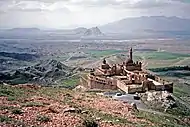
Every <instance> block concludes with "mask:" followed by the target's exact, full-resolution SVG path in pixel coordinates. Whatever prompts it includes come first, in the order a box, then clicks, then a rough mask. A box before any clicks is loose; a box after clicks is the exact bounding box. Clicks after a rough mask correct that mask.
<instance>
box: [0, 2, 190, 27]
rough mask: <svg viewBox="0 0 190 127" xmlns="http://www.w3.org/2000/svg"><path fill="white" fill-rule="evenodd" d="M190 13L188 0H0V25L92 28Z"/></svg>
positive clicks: (182, 15)
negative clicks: (126, 20) (124, 20)
mask: <svg viewBox="0 0 190 127" xmlns="http://www.w3.org/2000/svg"><path fill="white" fill-rule="evenodd" d="M189 12H190V2H188V0H0V26H18V25H19V26H31V25H35V24H37V25H39V26H46V27H65V26H76V25H78V26H80V25H87V26H90V24H93V25H99V24H106V23H108V22H112V21H116V20H119V19H122V18H126V17H139V16H152V15H163V16H178V17H184V18H190V15H189ZM13 20H14V22H12V21H13Z"/></svg>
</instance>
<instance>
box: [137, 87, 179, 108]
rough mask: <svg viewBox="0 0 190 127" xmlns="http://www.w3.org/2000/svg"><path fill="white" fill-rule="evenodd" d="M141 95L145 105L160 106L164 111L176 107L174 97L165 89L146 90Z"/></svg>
mask: <svg viewBox="0 0 190 127" xmlns="http://www.w3.org/2000/svg"><path fill="white" fill-rule="evenodd" d="M141 95H142V96H143V97H142V98H143V101H144V102H145V103H146V104H147V105H151V106H155V107H160V108H161V107H162V108H163V109H164V111H167V109H172V108H174V107H176V101H175V99H174V98H173V97H172V95H171V94H170V93H168V92H167V91H153V92H146V93H145V94H141Z"/></svg>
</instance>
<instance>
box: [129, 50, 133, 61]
mask: <svg viewBox="0 0 190 127" xmlns="http://www.w3.org/2000/svg"><path fill="white" fill-rule="evenodd" d="M129 59H131V60H133V49H132V48H130V51H129Z"/></svg>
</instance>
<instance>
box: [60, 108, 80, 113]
mask: <svg viewBox="0 0 190 127" xmlns="http://www.w3.org/2000/svg"><path fill="white" fill-rule="evenodd" d="M63 112H64V113H66V112H70V113H81V112H82V111H81V110H80V109H76V108H66V109H65V110H64V111H63Z"/></svg>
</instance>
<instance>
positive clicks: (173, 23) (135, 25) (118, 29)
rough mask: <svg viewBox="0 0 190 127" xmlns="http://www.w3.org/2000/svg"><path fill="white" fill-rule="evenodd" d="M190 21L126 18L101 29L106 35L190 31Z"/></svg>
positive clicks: (166, 18)
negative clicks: (109, 33)
mask: <svg viewBox="0 0 190 127" xmlns="http://www.w3.org/2000/svg"><path fill="white" fill-rule="evenodd" d="M189 23H190V19H182V18H178V17H164V16H150V17H138V18H126V19H122V20H120V21H116V22H112V23H109V24H106V25H103V26H101V27H100V29H101V30H102V31H104V32H106V33H108V32H115V33H129V32H139V31H145V32H158V31H190V25H189Z"/></svg>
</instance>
